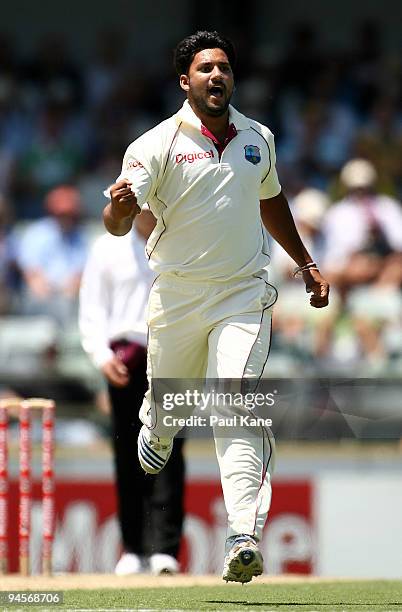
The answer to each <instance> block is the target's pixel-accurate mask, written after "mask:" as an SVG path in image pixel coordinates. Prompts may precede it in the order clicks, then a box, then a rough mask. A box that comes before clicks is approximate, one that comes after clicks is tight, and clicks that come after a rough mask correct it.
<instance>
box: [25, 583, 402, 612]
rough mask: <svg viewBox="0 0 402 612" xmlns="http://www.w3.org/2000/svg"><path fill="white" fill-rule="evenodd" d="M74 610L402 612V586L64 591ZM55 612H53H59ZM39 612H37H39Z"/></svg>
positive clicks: (268, 586) (314, 585)
mask: <svg viewBox="0 0 402 612" xmlns="http://www.w3.org/2000/svg"><path fill="white" fill-rule="evenodd" d="M59 607H63V608H69V609H78V608H80V609H97V608H98V609H99V608H103V609H116V608H122V609H125V610H152V609H153V610H248V611H249V612H251V611H252V610H259V611H263V610H264V611H266V610H287V611H289V612H290V611H291V610H292V611H293V610H295V611H297V612H302V611H307V610H308V611H310V612H313V611H323V610H325V611H326V612H331V611H332V610H339V611H340V610H342V611H345V612H350V611H355V610H359V611H362V610H373V611H376V612H377V611H380V610H381V611H384V612H385V611H389V610H392V611H399V610H400V611H402V581H391V580H390V581H373V582H368V581H367V582H328V583H325V582H320V583H316V584H314V583H299V584H260V585H259V584H257V583H256V584H249V585H245V586H240V585H226V586H225V585H223V586H192V587H185V588H184V587H169V588H166V587H158V588H136V589H96V590H78V589H77V590H71V591H65V592H64V604H63V606H57V608H59ZM57 608H54V609H57ZM36 609H37V608H36Z"/></svg>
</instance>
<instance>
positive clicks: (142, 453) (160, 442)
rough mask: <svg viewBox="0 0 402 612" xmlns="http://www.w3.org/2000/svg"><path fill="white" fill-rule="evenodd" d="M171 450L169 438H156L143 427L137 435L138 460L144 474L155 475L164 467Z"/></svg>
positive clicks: (171, 445) (171, 444)
mask: <svg viewBox="0 0 402 612" xmlns="http://www.w3.org/2000/svg"><path fill="white" fill-rule="evenodd" d="M172 448H173V440H171V439H170V438H158V436H155V435H154V434H153V433H152V432H151V431H149V429H148V427H146V426H145V425H143V426H142V427H141V430H140V433H139V434H138V460H139V462H140V465H141V467H142V469H143V470H144V472H146V473H147V474H157V473H158V472H160V471H161V470H162V468H164V467H165V465H166V463H167V462H168V459H169V457H170V454H171V452H172Z"/></svg>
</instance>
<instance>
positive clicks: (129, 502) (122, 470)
mask: <svg viewBox="0 0 402 612" xmlns="http://www.w3.org/2000/svg"><path fill="white" fill-rule="evenodd" d="M154 226H155V219H154V217H153V215H152V213H150V212H149V211H144V212H143V213H142V214H141V215H139V216H138V218H137V219H136V223H135V228H133V230H132V231H131V232H130V233H128V234H127V235H126V236H125V237H124V238H120V239H119V238H116V237H114V236H111V235H110V234H105V235H102V236H100V237H99V238H98V239H97V240H96V241H95V243H94V244H93V246H92V249H91V252H90V254H89V257H88V260H87V262H86V266H85V269H84V274H83V277H82V283H81V289H80V309H79V325H80V331H81V338H82V345H83V347H84V350H85V351H86V352H87V353H88V355H89V356H90V358H91V359H92V361H93V363H94V364H95V365H96V367H97V368H99V369H100V370H101V372H102V373H103V375H104V377H105V379H106V381H107V383H108V392H109V397H110V404H111V411H112V426H113V427H112V440H113V448H114V459H115V472H116V485H117V498H118V517H119V524H120V530H121V537H122V542H123V548H124V553H123V555H122V557H121V559H120V560H119V562H118V564H117V566H116V569H115V572H116V574H119V575H125V574H133V573H138V572H140V571H142V570H143V569H144V568H145V566H144V564H143V557H149V566H150V570H151V572H152V573H154V574H160V573H166V572H168V573H176V572H177V571H178V569H179V565H178V562H177V559H176V558H177V554H178V550H179V545H180V539H181V534H182V524H183V486H184V485H183V483H184V462H183V455H182V443H183V440H180V441H179V444H178V445H177V447H176V446H175V452H174V454H173V456H172V459H171V462H169V466H167V469H166V470H164V471H163V472H162V473H161V474H159V475H158V477H157V478H156V479H155V480H152V479H150V478H149V477H147V476H146V474H144V472H143V471H142V470H141V468H140V466H139V465H138V464H137V463H136V462H133V448H134V447H135V442H136V439H137V436H138V432H139V429H140V425H141V423H140V422H139V420H138V410H139V408H140V406H141V403H142V399H143V396H144V393H145V391H146V389H147V377H146V343H147V325H146V316H145V313H146V308H147V303H148V295H149V290H150V287H151V285H152V282H153V280H154V277H155V275H154V273H153V272H152V271H151V270H150V268H149V265H148V261H147V258H146V256H145V250H144V249H145V241H146V239H147V238H148V237H149V235H150V233H151V231H152V229H153V228H154Z"/></svg>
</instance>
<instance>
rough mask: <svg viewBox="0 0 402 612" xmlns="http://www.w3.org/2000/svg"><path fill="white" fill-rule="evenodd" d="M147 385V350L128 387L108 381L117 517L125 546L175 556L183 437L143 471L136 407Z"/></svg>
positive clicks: (179, 529)
mask: <svg viewBox="0 0 402 612" xmlns="http://www.w3.org/2000/svg"><path fill="white" fill-rule="evenodd" d="M147 387H148V383H147V378H146V357H145V351H144V359H143V360H142V361H141V363H140V364H139V365H138V367H137V368H136V370H135V371H134V372H132V373H131V375H130V383H129V384H128V385H127V387H123V388H117V387H112V386H111V385H109V386H108V389H109V396H110V400H111V405H112V440H113V449H114V462H115V473H116V486H117V502H118V518H119V523H120V529H121V535H122V540H123V546H124V549H125V551H126V552H132V553H135V554H137V555H147V556H148V555H151V554H153V553H165V554H168V555H172V556H173V557H177V554H178V550H179V546H180V539H181V534H182V527H183V516H184V512H183V490H184V460H183V453H182V447H183V439H182V438H177V439H175V441H174V445H173V451H172V454H171V457H170V459H169V461H168V462H167V464H166V466H165V467H164V469H163V470H162V471H161V472H160V474H157V475H150V474H145V473H144V472H143V470H142V468H141V467H140V464H139V462H138V458H137V436H138V433H139V430H140V429H141V426H142V423H141V421H140V420H139V417H138V412H139V409H140V407H141V404H142V399H143V396H144V393H145V391H146V390H147Z"/></svg>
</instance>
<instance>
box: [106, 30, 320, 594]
mask: <svg viewBox="0 0 402 612" xmlns="http://www.w3.org/2000/svg"><path fill="white" fill-rule="evenodd" d="M174 61H175V67H176V70H177V73H178V75H179V82H180V87H181V88H182V89H183V90H184V91H185V93H186V96H187V99H186V101H185V102H184V104H183V106H182V108H181V109H180V110H179V111H178V112H177V113H176V114H175V115H173V116H172V117H170V118H169V119H167V120H165V121H163V122H162V123H160V124H159V125H157V126H156V127H155V128H153V129H151V130H150V131H148V132H146V133H145V134H143V135H142V136H141V137H140V138H138V139H137V140H136V141H134V142H133V143H132V144H130V145H129V147H128V149H127V151H126V154H125V156H124V159H123V167H122V171H121V174H120V176H119V177H118V179H117V181H116V183H115V184H113V185H112V186H111V187H110V189H109V191H108V194H109V195H110V202H109V203H108V204H107V206H106V207H105V209H104V223H105V226H106V228H107V230H108V231H109V232H111V233H112V234H115V235H124V234H126V233H127V232H128V231H130V229H131V226H132V224H133V220H134V218H135V216H136V215H137V214H138V213H140V212H141V209H142V208H143V207H144V205H145V203H146V202H148V205H149V208H150V210H151V211H152V213H153V214H154V216H155V217H156V219H157V224H156V227H155V229H154V231H153V233H152V235H151V236H150V238H149V240H148V243H147V247H146V248H147V253H148V256H149V258H150V264H151V267H152V269H153V270H154V271H155V272H156V274H157V278H156V281H155V282H154V284H153V287H152V290H151V294H150V298H149V304H148V325H149V337H148V364H147V373H148V381H149V389H148V391H147V393H146V394H145V398H144V402H143V404H142V407H141V410H140V419H141V421H142V422H143V427H142V428H141V431H140V434H139V437H138V457H139V461H140V464H141V466H142V468H143V469H144V471H145V472H148V473H150V474H155V473H157V472H159V471H160V470H161V469H162V468H163V467H164V466H165V464H166V462H167V461H168V459H169V456H170V453H171V450H172V445H173V438H174V436H175V435H176V433H177V432H178V431H179V430H180V424H177V426H176V427H175V426H172V425H171V420H172V419H170V420H169V426H168V425H166V419H165V418H164V416H165V415H164V414H163V413H164V408H163V406H161V405H160V404H159V403H156V402H155V401H154V396H153V393H152V380H153V379H168V378H170V379H174V378H180V379H187V378H188V379H196V378H199V379H205V378H206V379H243V380H247V381H249V382H250V381H251V382H256V381H258V380H259V378H260V377H261V375H262V372H263V369H264V366H265V363H266V360H267V358H268V353H269V345H270V336H271V312H272V306H273V304H274V302H275V300H276V295H277V294H276V290H275V288H274V287H272V285H270V284H269V283H268V280H267V273H266V267H267V265H268V264H269V251H268V248H267V244H266V237H265V232H264V231H263V226H265V228H266V229H267V230H268V232H269V233H270V234H271V236H273V238H274V239H276V240H277V241H278V242H279V244H281V245H282V247H283V248H284V249H285V250H286V251H287V253H288V254H289V255H290V256H291V257H292V259H293V260H294V261H295V262H296V264H297V268H296V271H297V272H299V273H300V274H301V275H302V276H303V279H304V282H305V285H306V291H307V292H310V293H311V294H312V295H311V297H310V303H311V305H312V306H313V307H315V308H321V307H323V306H326V305H327V304H328V290H329V287H328V283H327V282H326V281H325V280H324V278H323V277H322V276H321V274H320V272H319V270H318V266H317V264H316V263H315V262H313V261H312V258H311V256H310V255H309V253H308V252H307V250H306V248H305V247H304V245H303V243H302V241H301V239H300V236H299V234H298V232H297V229H296V227H295V224H294V221H293V218H292V216H291V213H290V211H289V207H288V203H287V201H286V198H285V196H284V195H283V193H282V190H281V185H280V183H279V180H278V176H277V172H276V168H275V147H274V139H273V135H272V133H271V132H270V130H269V129H268V128H267V127H265V126H264V125H261V124H260V123H258V122H256V121H254V120H252V119H249V118H248V117H245V116H244V115H242V114H241V113H240V112H238V111H237V110H236V109H235V108H233V106H231V105H230V99H231V97H232V93H233V88H234V77H233V67H234V64H235V50H234V47H233V44H232V42H231V41H230V40H228V39H226V38H225V37H223V36H221V35H220V34H218V33H217V32H197V33H196V34H193V35H191V36H188V37H187V38H185V39H184V40H183V41H181V42H180V43H179V44H178V46H177V47H176V50H175V56H174ZM171 413H172V414H174V410H173V411H171ZM214 436H215V447H216V453H217V458H218V463H219V467H220V473H221V481H222V488H223V494H224V500H225V505H226V510H227V513H228V532H227V546H226V556H225V561H224V568H223V579H224V580H226V581H234V582H241V583H244V582H249V581H250V580H251V579H252V577H253V576H257V575H259V574H261V573H262V571H263V559H262V556H261V553H260V551H259V549H258V541H259V540H260V538H261V535H262V530H263V527H264V523H265V521H266V518H267V514H268V510H269V506H270V502H271V472H272V466H273V463H274V443H273V437H272V434H271V432H270V431H269V430H268V429H267V428H266V427H264V426H260V425H255V426H254V427H253V426H248V427H246V428H243V427H241V426H232V427H227V428H226V430H225V431H222V428H220V429H219V428H218V427H216V428H214Z"/></svg>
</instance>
